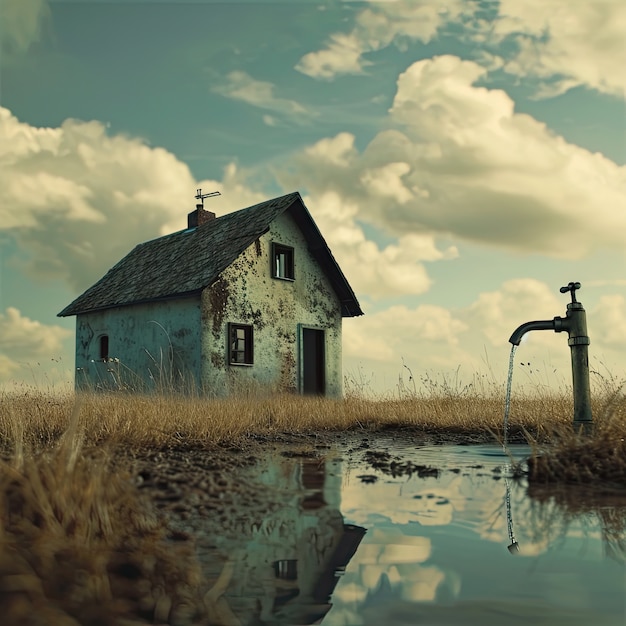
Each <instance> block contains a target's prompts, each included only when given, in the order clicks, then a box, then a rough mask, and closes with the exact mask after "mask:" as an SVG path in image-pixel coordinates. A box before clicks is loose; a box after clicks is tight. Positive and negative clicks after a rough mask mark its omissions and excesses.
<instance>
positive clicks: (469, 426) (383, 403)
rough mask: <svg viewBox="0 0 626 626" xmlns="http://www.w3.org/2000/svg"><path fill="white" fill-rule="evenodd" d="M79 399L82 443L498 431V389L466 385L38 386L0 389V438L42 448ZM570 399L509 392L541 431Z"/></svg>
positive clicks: (515, 418)
mask: <svg viewBox="0 0 626 626" xmlns="http://www.w3.org/2000/svg"><path fill="white" fill-rule="evenodd" d="M76 406H77V407H79V417H78V426H79V428H80V430H81V432H83V433H84V437H85V441H86V444H88V445H92V444H99V443H101V442H103V441H107V442H111V443H114V444H116V445H118V444H119V445H124V446H150V447H168V446H172V445H178V444H192V443H199V444H219V443H223V442H236V441H237V440H240V439H242V438H245V437H248V436H251V435H257V434H264V435H268V434H269V435H271V434H273V433H301V432H311V431H345V430H349V429H355V428H357V429H358V428H360V429H368V430H377V429H387V428H396V427H403V428H415V429H420V430H423V431H425V432H430V431H436V432H444V431H447V432H452V433H465V434H470V435H471V434H476V433H478V434H481V433H482V434H488V433H501V432H502V422H503V406H504V400H503V398H502V397H495V395H494V396H491V397H480V396H478V395H473V394H471V393H464V394H459V395H456V396H455V395H431V396H423V397H417V396H415V397H405V398H388V399H378V400H377V399H366V398H359V397H349V398H346V399H343V400H334V399H329V398H316V397H301V396H297V395H276V396H271V397H263V396H249V397H239V398H233V399H224V400H220V399H212V400H205V399H202V398H198V397H191V398H187V397H182V396H163V395H151V396H146V395H143V396H141V395H131V394H123V393H118V394H113V393H110V394H81V395H79V396H74V394H66V395H64V396H51V395H50V396H49V395H46V394H42V393H38V392H30V391H29V392H26V393H24V394H21V395H4V396H0V440H1V441H2V442H3V443H4V447H5V450H6V449H7V448H13V449H15V442H17V441H21V440H23V441H25V442H26V444H27V445H29V446H30V447H31V448H33V449H42V448H43V449H45V448H46V447H48V446H49V445H50V444H52V443H54V442H56V441H57V440H58V439H59V438H60V437H61V435H62V433H63V432H64V431H65V430H66V428H67V424H68V416H69V415H71V414H72V411H73V410H74V408H75V407H76ZM571 411H572V408H571V399H570V398H569V397H563V396H559V395H551V396H549V395H544V396H543V397H519V398H513V401H512V411H511V416H510V425H511V428H512V429H513V430H517V431H519V430H520V429H522V428H523V429H526V430H527V431H529V432H531V433H533V434H535V435H537V436H539V437H541V436H542V433H545V432H548V431H549V430H551V429H552V427H553V426H555V425H564V424H567V423H568V422H569V421H571Z"/></svg>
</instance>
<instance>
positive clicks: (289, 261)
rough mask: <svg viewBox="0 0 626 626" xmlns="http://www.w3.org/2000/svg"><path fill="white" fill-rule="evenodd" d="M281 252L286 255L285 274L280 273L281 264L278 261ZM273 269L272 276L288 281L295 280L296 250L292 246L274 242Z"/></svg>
mask: <svg viewBox="0 0 626 626" xmlns="http://www.w3.org/2000/svg"><path fill="white" fill-rule="evenodd" d="M281 254H284V255H285V266H284V271H283V274H284V275H281V274H280V266H279V264H278V263H277V262H278V257H279V255H281ZM271 270H272V278H278V279H279V280H287V281H294V280H295V279H296V267H295V251H294V248H293V247H292V246H286V245H284V244H282V243H277V242H272V257H271Z"/></svg>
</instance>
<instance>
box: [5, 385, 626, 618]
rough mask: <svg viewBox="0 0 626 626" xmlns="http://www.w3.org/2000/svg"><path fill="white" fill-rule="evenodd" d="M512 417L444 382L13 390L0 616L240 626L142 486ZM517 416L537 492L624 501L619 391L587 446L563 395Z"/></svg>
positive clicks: (220, 480) (602, 405) (217, 475)
mask: <svg viewBox="0 0 626 626" xmlns="http://www.w3.org/2000/svg"><path fill="white" fill-rule="evenodd" d="M503 405H504V400H503V398H502V394H501V392H500V390H494V392H493V393H490V392H486V391H485V390H484V389H481V390H480V391H476V390H475V389H474V388H473V387H471V386H469V387H464V388H461V389H459V388H453V387H451V386H448V385H445V384H435V383H433V384H432V385H431V388H430V389H429V390H428V393H423V394H417V393H413V392H407V390H405V393H402V394H396V395H395V396H389V397H385V398H368V397H366V396H365V395H364V394H359V393H355V392H354V391H353V392H352V393H349V394H348V395H347V397H346V398H345V399H341V400H333V399H325V398H312V397H307V398H303V397H300V396H295V395H272V396H263V395H260V394H258V393H249V394H243V395H242V396H241V397H239V398H237V399H230V400H219V399H212V400H205V399H202V398H199V397H191V398H190V397H182V396H176V395H172V394H158V395H151V396H141V395H132V394H80V395H75V394H73V393H71V394H70V393H68V394H63V395H53V394H46V393H41V392H39V391H36V390H25V391H24V392H23V393H11V394H4V395H2V396H0V442H1V450H2V456H3V459H4V460H3V461H2V472H1V473H0V481H1V484H2V485H1V486H2V488H1V489H0V498H1V499H2V505H1V511H2V513H1V517H0V534H1V536H2V548H1V550H0V614H2V615H4V616H5V618H4V619H5V621H4V623H10V624H58V625H63V624H68V625H70V624H112V623H116V624H128V625H130V624H145V623H157V624H159V623H160V624H165V623H167V624H196V623H202V624H207V623H208V624H220V623H231V622H229V621H228V620H229V616H228V614H227V612H226V613H225V611H226V609H225V607H224V605H223V603H222V602H221V596H222V594H223V592H224V590H225V588H226V586H227V583H228V572H227V571H226V568H225V570H224V571H223V572H222V575H221V576H218V577H216V578H215V579H214V580H210V581H207V580H204V579H203V576H202V574H201V569H200V566H199V564H198V562H197V560H196V556H195V552H194V549H193V538H192V537H189V536H186V535H185V534H184V533H181V532H179V531H175V530H173V529H172V528H171V527H170V526H169V525H168V521H167V519H165V518H164V517H163V516H162V515H160V514H159V511H158V508H157V507H155V503H154V502H153V501H151V499H150V497H149V496H148V495H147V493H146V490H143V491H141V490H139V488H138V485H139V483H140V482H141V480H147V477H148V476H149V475H150V474H157V476H156V477H154V476H152V478H150V480H152V481H156V482H158V474H159V473H160V472H162V473H163V476H164V477H167V480H178V481H180V482H181V483H184V482H185V480H186V478H185V475H184V474H185V471H186V470H185V468H186V467H191V465H190V463H191V462H190V459H191V458H192V457H193V458H196V459H205V460H206V459H210V464H209V465H207V464H206V462H205V461H199V462H200V463H201V464H202V463H205V464H204V465H203V467H204V470H203V472H204V475H205V476H208V477H209V479H210V480H208V482H206V481H205V482H206V485H205V487H204V489H205V490H206V491H208V492H211V490H213V491H214V492H215V494H216V498H217V496H218V495H219V494H218V493H217V491H219V490H220V489H222V490H223V489H230V488H232V486H233V485H232V484H229V482H228V481H229V480H232V477H233V476H234V473H235V472H236V468H237V465H238V464H245V463H247V462H249V460H250V459H253V458H254V456H255V455H258V454H262V453H263V445H264V443H265V442H268V441H285V442H291V443H292V444H293V443H294V441H296V442H297V445H298V446H300V447H301V448H307V446H308V447H310V448H313V447H314V445H315V444H316V443H319V442H320V441H323V442H332V440H333V437H336V436H340V435H341V434H342V433H345V432H348V431H359V432H367V433H370V434H371V436H372V437H374V438H375V436H376V433H377V432H384V433H385V434H386V435H389V434H390V433H393V434H394V435H395V433H397V435H398V436H399V437H403V438H408V437H411V438H413V440H414V441H416V443H419V442H427V443H438V442H452V443H454V442H458V443H471V442H483V441H494V440H500V441H501V440H502V438H503V426H502V422H503ZM511 407H512V408H511V415H510V420H509V423H510V431H509V437H508V440H509V441H528V442H530V443H531V445H532V446H533V450H534V454H533V457H532V458H531V460H530V462H529V472H530V473H529V480H530V481H532V482H533V483H537V484H540V483H545V482H552V483H555V482H556V483H572V484H582V483H584V484H592V485H595V488H597V487H599V486H602V487H603V488H607V489H626V443H625V441H626V399H625V397H624V395H623V393H622V392H621V390H620V386H619V385H605V386H604V388H603V389H600V390H599V391H598V392H597V393H596V394H595V396H594V406H593V412H594V420H595V427H594V431H593V433H592V434H591V435H590V436H588V437H585V436H582V435H580V434H578V433H576V432H574V431H573V430H572V427H571V415H572V402H571V397H570V395H569V394H568V393H565V392H564V393H562V394H559V393H547V392H541V393H540V392H536V393H531V394H524V395H517V396H514V397H513V398H512V402H511ZM157 461H158V462H157ZM172 468H175V470H174V469H172ZM207 468H208V469H207ZM181 474H182V477H181ZM173 477H176V478H173ZM189 480H190V481H191V477H190V478H189ZM162 482H163V481H162ZM216 501H217V500H216ZM216 514H217V513H216ZM232 623H234V622H232Z"/></svg>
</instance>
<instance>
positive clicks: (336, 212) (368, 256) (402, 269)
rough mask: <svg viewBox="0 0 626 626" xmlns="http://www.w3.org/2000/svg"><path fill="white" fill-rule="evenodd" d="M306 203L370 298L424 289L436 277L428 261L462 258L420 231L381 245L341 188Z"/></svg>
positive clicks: (354, 284) (341, 262) (352, 280)
mask: <svg viewBox="0 0 626 626" xmlns="http://www.w3.org/2000/svg"><path fill="white" fill-rule="evenodd" d="M304 201H305V204H306V205H307V207H308V208H309V210H310V211H311V213H312V215H313V218H314V219H315V221H316V223H317V224H318V226H319V227H320V230H321V231H322V232H323V233H324V236H325V238H326V240H327V241H328V244H329V246H330V248H331V250H332V251H333V255H334V256H335V257H336V258H337V261H338V262H339V265H340V266H341V268H342V269H343V271H344V273H345V274H346V276H348V277H349V281H350V284H351V285H352V287H353V289H355V290H356V292H357V293H361V294H366V295H367V296H368V297H370V298H373V299H380V298H383V297H386V296H392V295H398V294H414V295H416V294H420V293H424V292H425V291H427V290H428V289H429V288H430V284H431V281H430V278H429V277H428V274H427V272H426V269H425V268H424V265H423V261H436V260H441V259H451V258H454V257H456V256H457V251H456V248H454V247H450V248H448V249H447V250H444V251H441V250H439V249H438V248H437V247H436V245H435V242H434V240H433V238H432V237H430V236H429V235H424V234H418V233H408V234H407V235H403V236H400V237H398V239H397V242H396V243H392V244H388V245H387V246H384V247H381V246H379V245H378V244H376V243H375V242H374V241H371V240H370V239H367V237H366V236H365V234H364V232H363V229H362V228H361V227H360V226H359V225H358V223H357V219H358V217H359V209H358V207H357V205H355V204H351V203H349V202H344V201H342V199H341V198H340V196H339V195H338V194H337V193H335V192H332V191H329V192H326V193H323V194H321V195H319V196H314V197H308V196H305V197H304Z"/></svg>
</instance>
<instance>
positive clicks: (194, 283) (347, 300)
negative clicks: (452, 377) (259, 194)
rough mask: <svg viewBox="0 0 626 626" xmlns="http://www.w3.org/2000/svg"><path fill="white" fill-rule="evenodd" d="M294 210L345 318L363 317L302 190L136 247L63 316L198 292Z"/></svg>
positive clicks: (68, 307) (63, 311)
mask: <svg viewBox="0 0 626 626" xmlns="http://www.w3.org/2000/svg"><path fill="white" fill-rule="evenodd" d="M285 211H289V212H290V213H291V215H292V217H293V218H294V219H295V221H296V223H297V224H298V226H299V227H300V228H301V230H302V232H303V233H304V235H305V237H306V239H307V241H308V243H309V250H310V251H311V253H312V254H313V256H314V257H315V259H316V260H317V262H318V263H319V265H320V267H321V268H322V269H323V271H324V272H325V273H326V275H327V276H328V278H329V280H330V282H331V284H332V286H333V288H334V289H335V292H336V293H337V296H338V297H339V299H340V301H341V309H342V316H343V317H353V316H356V315H362V314H363V312H362V311H361V308H360V306H359V303H358V301H357V299H356V296H355V295H354V292H353V291H352V288H351V287H350V285H349V284H348V281H347V280H346V278H345V276H344V275H343V273H342V271H341V269H340V268H339V266H338V265H337V262H336V261H335V259H334V257H333V255H332V254H331V252H330V250H329V248H328V246H327V244H326V242H325V241H324V238H323V237H322V235H321V233H320V232H319V230H318V228H317V226H316V225H315V222H314V221H313V218H312V217H311V215H310V213H309V212H308V210H307V208H306V207H305V206H304V203H303V202H302V198H301V197H300V194H299V193H298V192H295V193H290V194H287V195H285V196H281V197H279V198H274V199H272V200H267V201H266V202H261V203H260V204H255V205H254V206H251V207H248V208H247V209H242V210H240V211H236V212H234V213H229V214H227V215H224V216H222V217H218V218H215V219H213V220H211V221H209V222H207V223H206V224H203V225H202V226H200V227H198V228H196V229H195V230H189V229H188V230H183V231H180V232H177V233H172V234H171V235H166V236H164V237H159V238H158V239H153V240H151V241H147V242H145V243H141V244H139V245H138V246H136V247H135V248H134V249H133V250H132V251H131V252H130V253H129V254H127V255H126V256H125V257H124V258H123V259H122V260H121V261H119V263H117V264H116V265H114V266H113V267H112V268H111V269H110V270H109V271H108V272H107V273H106V274H105V275H104V276H103V277H102V278H101V279H100V280H99V281H98V282H97V283H95V285H93V286H92V287H90V288H89V289H87V291H85V292H84V293H83V294H82V295H80V296H79V297H78V298H76V300H74V301H73V302H72V303H71V304H69V305H68V306H67V307H65V308H64V309H63V310H62V311H61V312H60V313H59V314H58V316H59V317H67V316H69V315H77V314H79V313H86V312H89V311H97V310H101V309H109V308H113V307H119V306H127V305H129V304H138V303H142V302H151V301H154V300H164V299H170V298H176V297H184V296H190V295H194V294H197V293H199V292H200V291H202V290H203V289H205V288H206V287H208V286H209V285H211V284H212V283H213V282H214V281H215V280H216V279H217V278H218V276H219V274H220V273H221V272H222V271H223V270H225V269H226V268H227V267H228V266H229V265H230V264H231V263H233V261H234V260H235V259H236V258H237V257H238V256H239V255H240V254H241V253H242V252H243V251H244V250H245V249H246V248H247V247H248V246H249V245H251V244H252V243H253V242H254V241H255V240H256V239H258V238H259V237H260V236H261V235H263V234H264V233H266V232H267V231H268V230H269V225H270V223H271V222H272V221H273V220H274V219H276V218H277V217H278V216H279V215H281V214H282V213H284V212H285Z"/></svg>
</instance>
